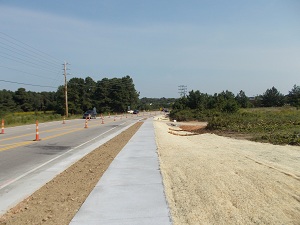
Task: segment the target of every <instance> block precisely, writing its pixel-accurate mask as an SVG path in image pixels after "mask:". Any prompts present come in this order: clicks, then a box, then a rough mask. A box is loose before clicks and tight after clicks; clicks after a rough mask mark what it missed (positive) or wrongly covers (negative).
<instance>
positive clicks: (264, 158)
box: [154, 117, 300, 225]
mask: <svg viewBox="0 0 300 225" xmlns="http://www.w3.org/2000/svg"><path fill="white" fill-rule="evenodd" d="M176 124H180V123H176ZM154 127H155V133H156V142H157V145H158V153H159V159H160V168H161V172H162V175H163V182H164V185H165V192H166V196H167V200H168V203H169V207H170V210H171V215H172V219H173V223H174V225H184V224H193V225H195V224H300V147H295V146H277V145H271V144H265V143H256V142H251V141H247V140H237V139H232V138H228V137H222V136H217V135H214V134H209V133H205V134H200V135H192V136H180V135H174V133H173V134H172V132H171V133H169V132H170V129H172V130H174V126H170V122H169V121H166V120H164V118H162V117H157V118H156V119H155V121H154Z"/></svg>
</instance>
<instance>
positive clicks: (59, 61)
mask: <svg viewBox="0 0 300 225" xmlns="http://www.w3.org/2000/svg"><path fill="white" fill-rule="evenodd" d="M0 34H2V35H4V36H6V37H8V38H10V39H12V40H14V41H17V42H19V43H21V44H23V45H25V46H27V48H26V47H23V46H21V45H18V44H16V43H13V42H12V41H10V40H8V39H7V38H3V37H0V38H1V39H4V40H6V41H8V42H10V43H12V44H14V45H17V46H19V47H21V48H23V49H26V50H27V51H30V52H33V53H35V54H39V55H40V56H42V57H45V56H47V57H48V58H50V59H51V60H53V61H56V63H61V62H62V60H60V59H57V58H55V57H53V56H51V55H49V54H47V53H45V52H43V51H40V50H38V49H36V48H34V47H32V46H30V45H28V44H26V43H24V42H22V41H19V40H17V39H15V38H13V37H11V36H9V35H8V34H5V33H3V32H0ZM28 47H29V48H31V49H33V50H35V51H36V52H34V51H32V50H31V49H28ZM37 52H38V53H37Z"/></svg>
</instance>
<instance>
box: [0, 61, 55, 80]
mask: <svg viewBox="0 0 300 225" xmlns="http://www.w3.org/2000/svg"><path fill="white" fill-rule="evenodd" d="M0 67H2V68H6V69H9V70H14V71H17V72H20V73H26V74H29V75H32V76H35V77H40V78H45V79H49V80H54V81H57V79H53V78H49V77H44V76H40V75H36V74H33V73H29V72H25V71H22V70H18V69H14V68H10V67H7V66H2V65H0Z"/></svg>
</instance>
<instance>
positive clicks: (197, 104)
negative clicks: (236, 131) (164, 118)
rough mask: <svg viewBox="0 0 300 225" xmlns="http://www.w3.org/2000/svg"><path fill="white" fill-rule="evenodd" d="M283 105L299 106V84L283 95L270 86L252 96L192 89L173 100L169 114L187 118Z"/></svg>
mask: <svg viewBox="0 0 300 225" xmlns="http://www.w3.org/2000/svg"><path fill="white" fill-rule="evenodd" d="M284 105H290V106H293V107H297V109H298V108H299V107H300V86H297V85H294V87H293V88H292V90H291V91H289V94H288V95H283V94H282V93H280V92H279V91H278V90H277V89H276V88H275V87H272V88H270V89H267V90H266V91H265V92H264V93H263V94H261V95H258V96H256V97H253V98H249V97H248V96H246V94H245V92H244V91H242V90H241V91H240V92H239V93H238V94H237V95H234V94H233V93H232V92H230V91H228V90H227V91H222V92H221V93H215V94H214V95H209V94H205V93H201V92H200V91H199V90H197V91H194V90H192V91H190V92H189V94H188V95H187V96H184V97H181V98H179V99H177V100H176V101H175V102H174V104H173V107H172V109H173V110H172V111H171V114H170V116H171V118H177V119H179V120H180V119H181V120H187V119H192V118H194V117H195V116H196V117H198V118H205V117H207V116H209V115H212V114H214V113H218V112H221V113H235V112H237V111H238V110H239V109H240V108H250V107H281V106H284Z"/></svg>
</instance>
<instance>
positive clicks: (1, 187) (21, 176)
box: [0, 122, 126, 190]
mask: <svg viewBox="0 0 300 225" xmlns="http://www.w3.org/2000/svg"><path fill="white" fill-rule="evenodd" d="M125 123H126V122H124V123H121V124H119V125H118V126H116V127H113V128H111V129H109V130H107V131H105V132H104V133H102V134H100V135H98V136H96V137H94V138H93V139H91V140H89V141H87V142H84V143H82V144H80V145H78V146H76V147H74V148H72V149H70V150H68V151H66V152H64V153H63V154H61V155H58V156H56V157H54V158H53V159H50V160H49V161H47V162H45V163H43V164H41V165H39V166H37V167H35V168H33V169H31V170H29V171H27V172H26V173H24V174H22V175H20V176H18V177H16V178H15V179H13V180H11V181H10V182H8V183H6V184H4V185H2V186H0V190H2V189H3V188H5V187H7V186H8V185H10V184H13V183H14V182H16V181H18V180H20V179H21V178H23V177H25V176H27V175H28V174H30V173H32V172H34V171H36V170H38V169H39V168H41V167H43V166H45V165H47V164H49V163H50V162H52V161H54V160H56V159H58V158H60V157H62V156H64V155H65V154H68V153H69V152H71V151H73V150H75V149H77V148H79V147H81V146H83V145H85V144H87V143H89V142H91V141H93V140H95V139H97V138H99V137H101V136H102V135H104V134H106V133H108V132H110V131H112V130H114V129H116V128H117V127H119V126H122V125H124V124H125Z"/></svg>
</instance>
